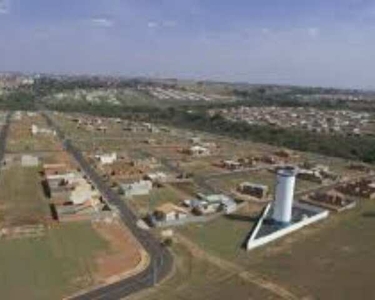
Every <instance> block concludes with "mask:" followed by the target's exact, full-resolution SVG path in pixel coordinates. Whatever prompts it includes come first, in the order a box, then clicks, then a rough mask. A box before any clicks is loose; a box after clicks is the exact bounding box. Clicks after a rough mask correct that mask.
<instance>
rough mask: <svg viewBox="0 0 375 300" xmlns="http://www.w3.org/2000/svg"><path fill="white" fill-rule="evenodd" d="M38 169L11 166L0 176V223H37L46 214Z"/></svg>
mask: <svg viewBox="0 0 375 300" xmlns="http://www.w3.org/2000/svg"><path fill="white" fill-rule="evenodd" d="M38 171H39V169H38V168H37V167H35V168H23V167H21V166H11V167H10V168H9V169H4V170H3V171H2V173H1V175H0V222H1V223H5V224H6V225H21V224H24V223H26V224H28V223H30V222H31V223H38V222H40V221H42V219H43V218H45V217H46V216H47V214H48V211H49V208H48V201H47V199H46V198H45V196H44V193H43V188H42V185H41V177H40V175H39V173H38Z"/></svg>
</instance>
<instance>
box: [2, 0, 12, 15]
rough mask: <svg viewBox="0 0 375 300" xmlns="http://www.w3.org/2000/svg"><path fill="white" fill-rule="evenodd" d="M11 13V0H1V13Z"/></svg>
mask: <svg viewBox="0 0 375 300" xmlns="http://www.w3.org/2000/svg"><path fill="white" fill-rule="evenodd" d="M9 13H10V0H0V15H5V14H9Z"/></svg>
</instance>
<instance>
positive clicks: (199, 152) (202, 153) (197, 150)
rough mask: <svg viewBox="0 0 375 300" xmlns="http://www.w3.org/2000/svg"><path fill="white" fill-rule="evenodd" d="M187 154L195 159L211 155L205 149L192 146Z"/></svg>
mask: <svg viewBox="0 0 375 300" xmlns="http://www.w3.org/2000/svg"><path fill="white" fill-rule="evenodd" d="M187 153H188V154H190V155H192V156H196V157H200V156H209V155H210V154H211V152H210V150H209V149H207V148H205V147H202V146H193V147H190V148H189V149H188V150H187Z"/></svg>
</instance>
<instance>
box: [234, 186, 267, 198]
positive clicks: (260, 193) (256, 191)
mask: <svg viewBox="0 0 375 300" xmlns="http://www.w3.org/2000/svg"><path fill="white" fill-rule="evenodd" d="M237 191H238V192H240V193H241V194H245V195H249V196H251V197H255V198H258V199H264V198H266V197H267V195H268V192H269V189H268V186H266V185H262V184H257V183H252V182H243V183H241V184H240V185H239V186H238V187H237Z"/></svg>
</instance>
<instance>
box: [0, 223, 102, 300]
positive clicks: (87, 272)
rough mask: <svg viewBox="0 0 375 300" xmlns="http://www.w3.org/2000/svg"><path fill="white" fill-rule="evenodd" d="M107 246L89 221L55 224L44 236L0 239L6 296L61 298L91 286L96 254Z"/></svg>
mask: <svg viewBox="0 0 375 300" xmlns="http://www.w3.org/2000/svg"><path fill="white" fill-rule="evenodd" d="M106 249H107V243H106V242H105V240H103V239H102V238H100V236H99V235H98V234H97V233H96V232H95V231H94V230H93V229H92V227H91V225H90V224H89V223H74V224H66V225H64V226H62V227H57V228H53V229H51V230H49V231H48V233H47V235H46V236H44V237H43V238H40V239H22V240H9V241H4V240H0V261H1V268H0V278H1V280H0V290H1V296H2V299H35V300H41V299H46V300H50V299H61V298H62V297H63V296H67V295H69V294H71V293H73V292H75V291H77V290H79V289H81V288H83V287H87V286H90V285H92V284H93V283H94V272H95V270H96V266H95V254H96V253H98V252H99V251H105V250H106Z"/></svg>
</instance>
